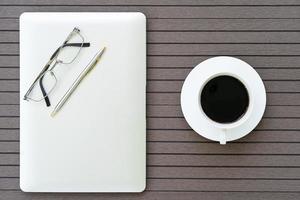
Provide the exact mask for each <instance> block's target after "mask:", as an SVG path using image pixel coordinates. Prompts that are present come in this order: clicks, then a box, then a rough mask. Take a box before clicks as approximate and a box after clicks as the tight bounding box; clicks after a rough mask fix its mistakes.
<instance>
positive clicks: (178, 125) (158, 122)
mask: <svg viewBox="0 0 300 200" xmlns="http://www.w3.org/2000/svg"><path fill="white" fill-rule="evenodd" d="M8 121H10V123H11V124H10V126H11V127H8V128H18V126H16V122H17V121H18V120H17V119H15V118H12V119H10V120H8V119H6V118H3V122H2V120H1V119H0V124H1V122H2V123H4V122H8ZM147 128H148V129H168V130H169V129H172V130H174V129H180V130H182V129H183V130H190V129H191V128H190V127H189V125H188V124H187V123H186V121H185V119H184V118H148V119H147ZM276 129H279V130H299V129H300V118H280V119H279V118H273V119H270V118H265V119H263V120H262V121H261V122H260V124H259V125H258V126H257V127H256V130H276ZM299 147H300V145H299Z"/></svg>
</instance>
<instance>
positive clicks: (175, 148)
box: [147, 142, 300, 155]
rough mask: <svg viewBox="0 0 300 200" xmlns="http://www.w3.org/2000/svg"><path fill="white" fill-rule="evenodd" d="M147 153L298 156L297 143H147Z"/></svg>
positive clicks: (298, 148)
mask: <svg viewBox="0 0 300 200" xmlns="http://www.w3.org/2000/svg"><path fill="white" fill-rule="evenodd" d="M148 144H149V145H148V146H147V150H148V153H155V154H159V153H166V154H210V155H213V154H255V155H256V154H278V155H281V154H289V155H292V154H294V155H299V154H300V144H299V143H268V144H265V143H256V144H253V143H228V144H226V145H220V144H218V143H182V142H179V143H177V142H148Z"/></svg>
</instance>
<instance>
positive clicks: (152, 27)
mask: <svg viewBox="0 0 300 200" xmlns="http://www.w3.org/2000/svg"><path fill="white" fill-rule="evenodd" d="M2 9H3V10H5V9H6V8H2ZM0 15H1V11H0ZM16 17H18V16H16ZM299 22H300V19H176V20H174V19H147V30H148V31H179V32H182V31H200V32H201V31H204V32H205V31H213V32H217V31H234V32H236V31H248V32H253V31H255V32H257V31H263V32H268V31H275V32H278V31H283V32H288V31H293V32H295V31H298V30H300V24H299ZM0 30H5V31H8V30H10V31H18V30H19V20H18V19H17V18H12V19H11V18H3V19H0Z"/></svg>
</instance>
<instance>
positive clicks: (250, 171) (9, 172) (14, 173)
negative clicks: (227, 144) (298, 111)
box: [0, 166, 300, 180]
mask: <svg viewBox="0 0 300 200" xmlns="http://www.w3.org/2000/svg"><path fill="white" fill-rule="evenodd" d="M228 170H230V173H228ZM245 171H247V173H245ZM19 176H20V174H19V166H0V179H1V178H16V177H19ZM147 178H151V179H154V178H155V179H157V178H162V179H166V178H170V179H289V180H291V179H299V178H300V168H253V167H251V168H238V167H232V168H230V169H228V168H226V167H225V168H224V167H147Z"/></svg>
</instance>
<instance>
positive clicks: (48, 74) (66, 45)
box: [23, 27, 90, 106]
mask: <svg viewBox="0 0 300 200" xmlns="http://www.w3.org/2000/svg"><path fill="white" fill-rule="evenodd" d="M89 46H90V43H85V42H84V37H83V36H82V35H81V34H80V30H79V29H78V28H76V27H75V28H74V29H73V31H72V32H71V33H70V34H69V35H68V37H67V38H66V40H65V41H64V42H63V44H62V45H61V46H60V47H59V48H58V49H57V50H56V51H55V52H54V53H53V54H52V56H51V57H50V59H49V61H48V62H47V63H46V65H45V66H44V67H43V69H42V71H41V72H40V73H39V74H38V76H37V77H36V78H35V79H34V81H33V83H32V84H31V86H30V87H29V89H28V91H27V92H26V94H25V95H24V98H23V99H24V100H31V101H34V102H40V101H42V100H45V102H46V105H47V106H50V105H51V104H50V100H49V95H50V94H51V93H52V91H53V90H54V88H55V86H56V85H57V82H58V79H57V77H56V75H55V73H54V69H55V67H56V66H57V65H59V64H65V65H67V64H71V63H73V62H74V60H75V59H76V58H77V57H78V55H79V53H80V52H81V50H82V48H83V47H89ZM38 84H39V86H40V87H37V85H38Z"/></svg>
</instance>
